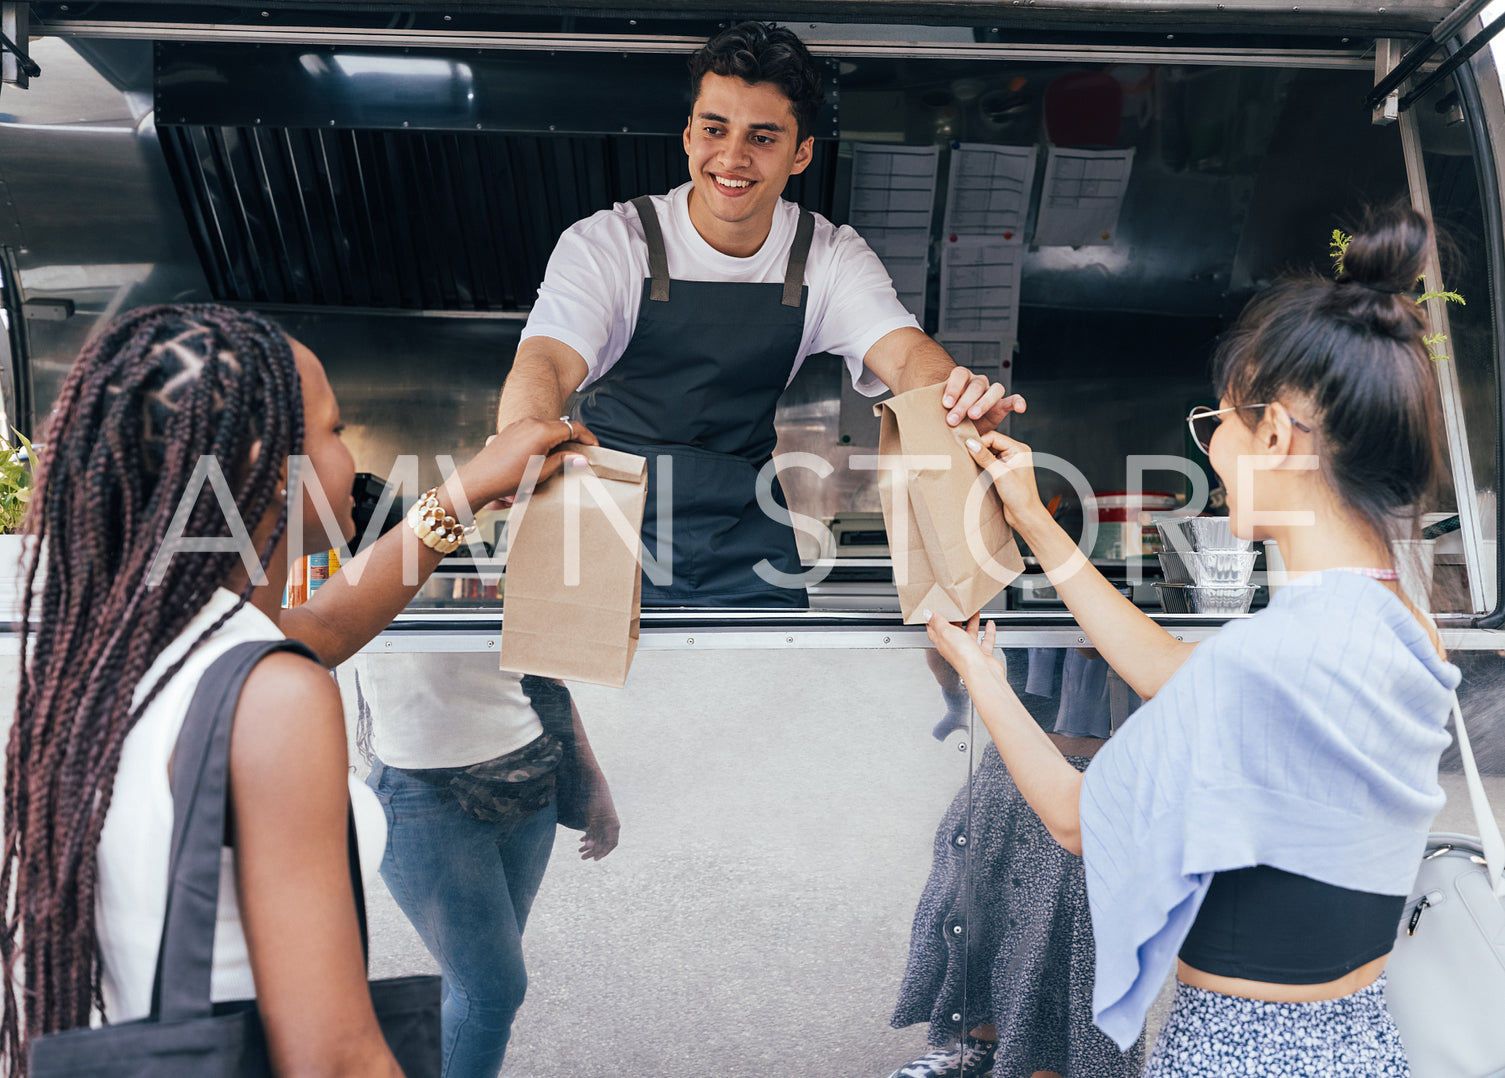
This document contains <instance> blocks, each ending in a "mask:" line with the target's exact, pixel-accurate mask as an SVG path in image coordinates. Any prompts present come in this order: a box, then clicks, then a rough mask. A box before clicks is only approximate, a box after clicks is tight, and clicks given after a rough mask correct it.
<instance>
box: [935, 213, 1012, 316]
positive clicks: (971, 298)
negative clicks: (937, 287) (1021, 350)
mask: <svg viewBox="0 0 1505 1078" xmlns="http://www.w3.org/2000/svg"><path fill="white" fill-rule="evenodd" d="M1023 268H1024V247H1023V246H1022V245H1021V244H1017V243H1011V242H1008V241H1005V240H1003V239H999V238H994V237H991V236H955V237H949V238H948V239H947V241H946V243H945V244H944V246H942V248H941V311H940V332H941V333H942V334H954V333H986V334H988V335H990V336H992V337H993V338H995V339H1001V338H1008V339H1010V340H1012V339H1013V338H1014V337H1015V336H1016V335H1017V333H1018V324H1019V282H1020V277H1021V275H1022V272H1023Z"/></svg>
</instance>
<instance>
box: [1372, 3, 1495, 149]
mask: <svg viewBox="0 0 1505 1078" xmlns="http://www.w3.org/2000/svg"><path fill="white" fill-rule="evenodd" d="M1488 4H1489V0H1463V3H1461V4H1459V5H1458V6H1457V7H1456V8H1454V9H1453V13H1452V14H1451V15H1449V16H1448V17H1447V18H1445V19H1443V20H1442V21H1441V22H1440V23H1438V24H1437V25H1436V26H1435V27H1433V29H1432V32H1431V33H1430V34H1428V35H1427V36H1426V37H1425V38H1423V39H1422V40H1421V41H1420V42H1418V43H1417V44H1415V45H1413V46H1412V47H1411V49H1410V50H1409V51H1408V52H1407V53H1406V55H1404V56H1402V57H1401V58H1400V59H1399V60H1396V59H1395V58H1394V54H1393V53H1391V52H1390V51H1389V50H1391V49H1393V48H1394V44H1393V43H1392V42H1391V41H1390V40H1389V39H1388V38H1384V39H1381V40H1380V41H1377V42H1376V43H1375V44H1376V46H1377V48H1376V53H1375V61H1374V73H1375V79H1374V89H1373V90H1371V91H1370V92H1369V96H1368V97H1367V98H1365V99H1364V104H1366V105H1368V106H1369V107H1370V108H1371V109H1373V110H1374V122H1375V123H1377V124H1387V123H1390V122H1392V121H1393V120H1394V119H1395V117H1396V116H1397V115H1399V114H1400V113H1402V112H1405V111H1406V110H1407V109H1408V108H1410V107H1411V106H1412V105H1414V104H1416V102H1418V101H1420V100H1421V99H1422V97H1423V96H1424V95H1425V94H1426V93H1427V92H1428V91H1429V90H1431V89H1432V87H1434V86H1436V85H1437V84H1438V83H1439V82H1441V81H1442V80H1443V79H1445V78H1447V77H1448V76H1449V75H1451V74H1452V73H1453V72H1454V71H1456V70H1457V69H1458V68H1459V66H1461V65H1462V64H1465V63H1467V62H1468V60H1469V58H1470V57H1472V56H1473V55H1474V53H1476V52H1478V51H1479V50H1480V49H1482V48H1484V46H1486V45H1488V44H1489V43H1490V41H1492V40H1493V39H1494V37H1495V35H1497V34H1498V33H1499V32H1500V31H1501V30H1505V15H1501V16H1499V17H1498V18H1496V19H1495V20H1494V21H1493V22H1491V23H1489V24H1488V25H1487V26H1485V27H1484V28H1483V29H1481V30H1480V31H1479V32H1478V33H1477V34H1475V35H1474V36H1473V37H1471V38H1469V39H1468V41H1467V43H1466V44H1464V45H1463V47H1462V48H1460V49H1459V50H1458V51H1457V52H1455V53H1453V55H1452V56H1449V57H1448V58H1447V59H1446V60H1444V61H1443V62H1442V63H1440V64H1438V65H1437V67H1436V68H1434V69H1433V70H1432V71H1431V72H1430V73H1429V74H1428V75H1427V77H1426V78H1424V79H1422V80H1421V82H1419V83H1417V84H1416V85H1415V86H1413V87H1411V89H1410V90H1408V91H1406V94H1405V96H1404V97H1401V98H1399V99H1398V100H1396V101H1395V111H1394V113H1393V114H1392V113H1391V112H1390V101H1391V100H1393V99H1395V98H1396V94H1397V93H1398V92H1399V91H1400V86H1401V83H1403V82H1405V81H1406V80H1407V79H1408V78H1410V77H1411V75H1412V74H1413V73H1415V72H1416V71H1417V70H1418V69H1419V68H1420V67H1421V65H1422V64H1424V63H1426V62H1427V60H1428V59H1429V58H1430V57H1431V55H1432V54H1433V53H1434V52H1436V51H1437V50H1438V49H1440V48H1442V46H1443V44H1444V43H1445V42H1447V41H1449V40H1451V39H1452V38H1453V37H1455V36H1457V34H1458V33H1459V31H1461V30H1462V29H1463V28H1464V26H1465V25H1467V24H1468V21H1469V20H1470V19H1472V18H1473V17H1474V16H1475V15H1478V14H1479V13H1480V12H1481V11H1483V10H1484V8H1485V7H1486V6H1488Z"/></svg>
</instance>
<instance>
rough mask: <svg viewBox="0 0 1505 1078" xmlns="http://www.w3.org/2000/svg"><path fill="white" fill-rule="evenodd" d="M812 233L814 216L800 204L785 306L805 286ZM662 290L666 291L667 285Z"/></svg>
mask: <svg viewBox="0 0 1505 1078" xmlns="http://www.w3.org/2000/svg"><path fill="white" fill-rule="evenodd" d="M656 223H657V222H655V224H656ZM813 235H815V218H814V216H812V215H811V213H810V211H809V210H807V209H805V208H804V207H803V206H801V207H800V219H799V224H797V225H795V226H794V243H793V244H791V245H790V247H789V265H788V267H786V268H785V270H784V306H785V307H798V306H799V305H800V293H801V292H802V291H803V290H804V287H805V261H806V260H807V259H808V258H809V257H810V237H812V236H813ZM664 290H665V292H667V291H668V286H667V285H665V288H664Z"/></svg>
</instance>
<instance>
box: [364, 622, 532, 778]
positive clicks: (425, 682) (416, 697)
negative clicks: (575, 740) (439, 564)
mask: <svg viewBox="0 0 1505 1078" xmlns="http://www.w3.org/2000/svg"><path fill="white" fill-rule="evenodd" d="M356 672H357V674H358V676H359V677H360V679H361V692H362V693H364V694H365V697H366V703H367V704H369V705H370V707H371V748H372V751H374V752H375V753H376V755H377V757H378V758H379V759H380V760H381V762H382V763H384V764H386V765H388V766H389V767H401V768H405V769H409V770H412V769H419V768H428V767H468V766H469V765H471V764H478V763H480V762H481V761H482V760H491V759H495V758H496V757H498V756H505V755H506V754H507V753H509V752H513V751H515V750H517V749H520V748H522V747H523V746H524V745H526V744H528V743H529V742H530V741H533V740H535V739H536V738H538V737H539V736H540V735H542V734H543V724H542V723H541V722H539V719H538V714H537V713H536V712H535V711H534V710H533V705H532V704H530V703H529V702H528V697H527V694H525V693H524V692H523V690H522V678H523V676H522V675H521V674H515V673H512V672H511V671H509V670H499V669H497V665H496V654H495V653H494V652H484V651H477V652H461V653H459V654H454V655H438V654H433V653H425V652H401V651H400V652H387V653H383V654H380V655H362V656H360V658H359V659H358V660H357V664H356Z"/></svg>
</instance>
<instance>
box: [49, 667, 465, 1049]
mask: <svg viewBox="0 0 1505 1078" xmlns="http://www.w3.org/2000/svg"><path fill="white" fill-rule="evenodd" d="M274 651H291V652H295V653H297V654H300V655H306V656H307V657H309V658H311V659H314V660H315V661H318V660H317V657H316V656H315V655H314V654H313V652H311V651H309V650H308V649H307V648H306V647H304V646H303V645H302V644H299V643H297V642H296V641H287V640H265V641H254V642H252V643H247V644H238V645H236V646H234V647H232V648H230V649H229V650H228V651H227V652H226V653H225V654H224V655H223V656H222V657H221V658H219V659H217V660H215V662H214V663H213V664H212V665H211V666H210V667H209V669H208V671H206V672H205V674H204V678H203V680H202V681H201V682H200V683H199V687H198V689H197V691H196V692H195V693H194V695H193V701H192V703H190V704H189V707H188V715H187V717H186V718H185V719H184V720H183V729H182V732H181V733H180V734H179V735H178V743H177V748H176V750H175V752H174V754H173V767H172V794H173V806H174V808H173V829H172V831H173V833H172V847H171V849H172V853H171V860H170V862H169V865H170V867H169V870H168V873H169V874H168V880H169V884H168V894H167V913H166V918H165V920H164V923H163V926H162V942H161V945H160V947H159V949H158V953H157V972H156V977H155V979H154V980H153V983H152V1007H151V1013H150V1014H149V1015H148V1016H147V1017H146V1018H142V1019H139V1020H137V1021H134V1022H122V1023H120V1024H119V1025H108V1026H103V1027H100V1028H98V1029H72V1030H68V1031H67V1032H64V1033H54V1034H51V1035H48V1036H45V1037H38V1038H37V1039H36V1040H34V1041H32V1042H31V1045H30V1055H29V1062H30V1076H31V1078H220V1076H223V1078H260V1076H263V1075H270V1074H271V1073H272V1067H271V1062H270V1059H269V1057H268V1055H267V1048H266V1037H265V1034H264V1033H263V1030H262V1027H261V1020H260V1017H259V1016H258V1014H257V1011H256V1001H255V1000H244V1001H241V1002H237V1003H219V1004H214V1003H211V1002H210V998H209V985H210V972H211V968H212V964H213V959H214V922H215V914H216V912H217V910H218V908H219V878H220V849H221V846H222V844H223V842H224V834H225V812H226V795H227V794H228V791H229V770H230V729H231V726H232V724H233V722H234V719H235V707H236V704H237V702H238V701H239V699H240V691H241V687H242V686H243V685H244V684H245V680H246V677H247V676H248V675H249V674H250V673H251V670H252V669H253V668H254V667H255V666H256V664H257V663H258V662H260V661H261V660H262V659H263V658H265V657H266V656H267V655H269V654H271V653H272V652H274ZM348 846H349V859H350V881H351V884H352V885H353V886H354V888H355V908H356V911H357V916H358V919H359V921H360V929H361V948H362V951H363V952H364V951H365V949H366V903H365V894H364V889H363V888H362V886H361V873H360V861H359V853H358V850H357V849H356V842H355V820H354V817H353V816H352V817H351V819H350V826H349V840H348ZM439 998H440V995H439V978H438V977H435V976H415V977H397V978H393V979H390V980H381V981H372V982H371V1002H372V1003H373V1004H374V1005H375V1008H376V1017H377V1020H378V1021H379V1022H380V1024H381V1030H382V1034H383V1036H385V1038H386V1041H387V1044H388V1046H389V1047H390V1048H391V1049H392V1053H393V1055H395V1056H396V1057H397V1062H398V1063H399V1064H400V1065H401V1066H402V1072H403V1074H405V1075H406V1076H407V1078H437V1076H438V1074H439V1068H440V1063H441V1057H442V1050H441V1044H440V1038H439Z"/></svg>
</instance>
